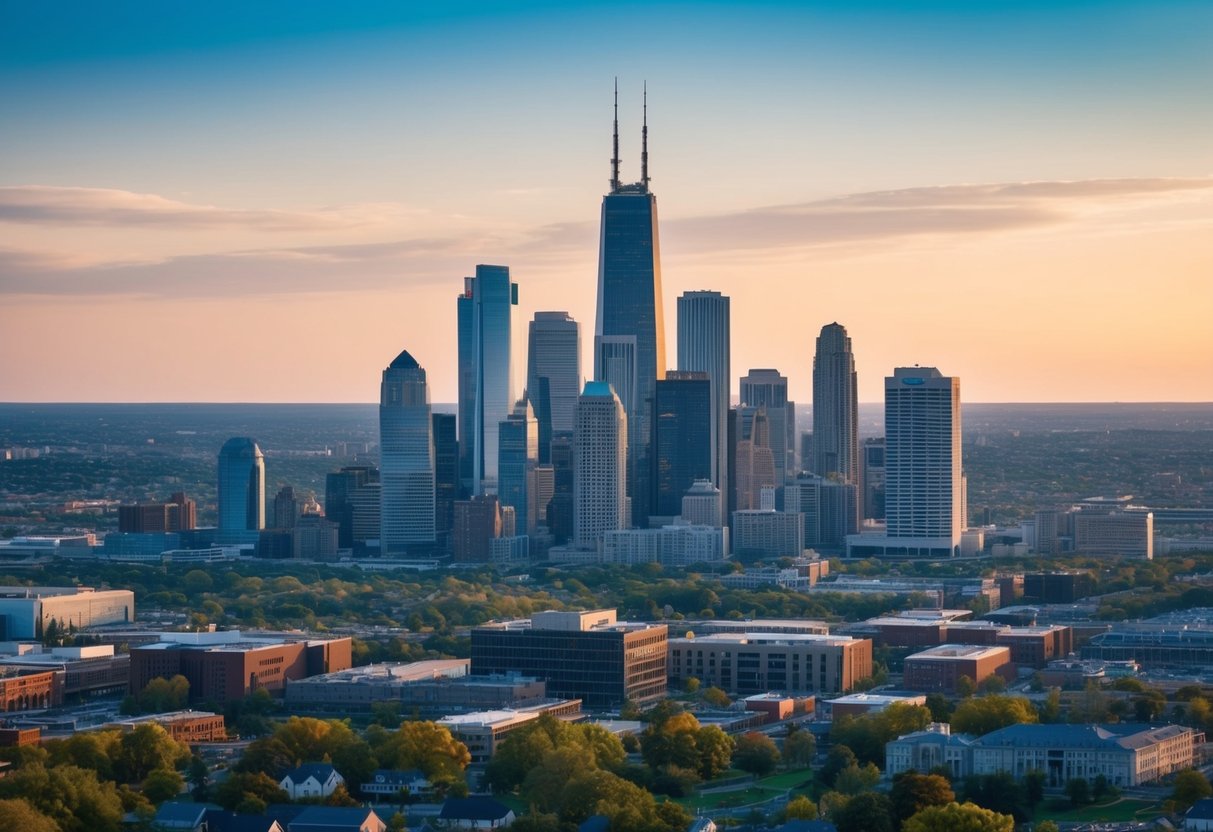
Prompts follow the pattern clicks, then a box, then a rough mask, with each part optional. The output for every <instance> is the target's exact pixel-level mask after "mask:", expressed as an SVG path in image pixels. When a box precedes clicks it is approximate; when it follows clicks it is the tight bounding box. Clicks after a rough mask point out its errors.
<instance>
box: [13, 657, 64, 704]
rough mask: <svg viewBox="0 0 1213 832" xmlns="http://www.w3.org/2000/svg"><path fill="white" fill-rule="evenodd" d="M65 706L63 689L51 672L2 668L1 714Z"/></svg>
mask: <svg viewBox="0 0 1213 832" xmlns="http://www.w3.org/2000/svg"><path fill="white" fill-rule="evenodd" d="M62 704H63V688H62V687H61V686H60V684H59V678H58V677H57V676H56V675H55V673H54V672H53V671H50V670H29V669H25V668H18V667H0V713H11V712H13V711H30V710H40V709H43V708H53V707H55V706H57V705H62Z"/></svg>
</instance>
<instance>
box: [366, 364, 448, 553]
mask: <svg viewBox="0 0 1213 832" xmlns="http://www.w3.org/2000/svg"><path fill="white" fill-rule="evenodd" d="M379 483H380V486H379V546H380V549H381V550H382V551H383V552H385V553H388V552H404V551H407V550H408V548H409V547H410V546H415V545H418V544H433V543H434V539H435V538H434V434H433V424H432V422H431V417H430V394H429V389H428V387H427V386H426V382H425V370H423V369H422V368H421V366H420V365H418V364H417V360H416V359H415V358H413V356H411V355H409V353H408V351H407V350H406V351H404V352H402V353H400V355H398V356H396V360H395V361H393V362H392V363H391V364H389V365H388V367H387V369H386V370H384V371H383V381H382V383H381V384H380V388H379Z"/></svg>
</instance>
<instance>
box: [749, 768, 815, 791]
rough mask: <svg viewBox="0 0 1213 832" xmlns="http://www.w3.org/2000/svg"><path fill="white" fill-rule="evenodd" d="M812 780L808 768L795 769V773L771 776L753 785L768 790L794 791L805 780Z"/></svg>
mask: <svg viewBox="0 0 1213 832" xmlns="http://www.w3.org/2000/svg"><path fill="white" fill-rule="evenodd" d="M812 779H813V770H812V769H808V768H801V769H796V770H795V771H785V772H784V773H783V774H772V775H771V776H770V777H764V778H762V779H761V780H758V781H756V782H755V783H754V785H756V786H765V787H767V788H769V789H780V790H786V789H794V788H796V787H797V786H799V785H801V784H802V783H804V782H805V781H806V780H812Z"/></svg>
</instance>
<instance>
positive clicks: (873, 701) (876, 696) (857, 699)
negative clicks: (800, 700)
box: [825, 693, 927, 720]
mask: <svg viewBox="0 0 1213 832" xmlns="http://www.w3.org/2000/svg"><path fill="white" fill-rule="evenodd" d="M893 704H902V705H926V704H927V697H926V695H925V694H920V693H918V694H905V693H850V694H847V695H846V696H839V697H837V698H835V699H828V700H826V702H825V705H826V707H827V711H826V713H827V714H828V716H829V717H830V719H832V720H837V719H843V718H845V717H849V716H863V715H864V714H870V713H875V712H878V711H883V710H884V709H885V708H887V707H889V706H890V705H893Z"/></svg>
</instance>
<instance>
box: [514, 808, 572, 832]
mask: <svg viewBox="0 0 1213 832" xmlns="http://www.w3.org/2000/svg"><path fill="white" fill-rule="evenodd" d="M510 829H512V830H514V832H560V818H559V817H558V816H557V815H556V813H555V812H527V813H526V814H525V815H522V816H520V817H519V818H518V819H517V820H515V821H514V822H513V823H512V824H510Z"/></svg>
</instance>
